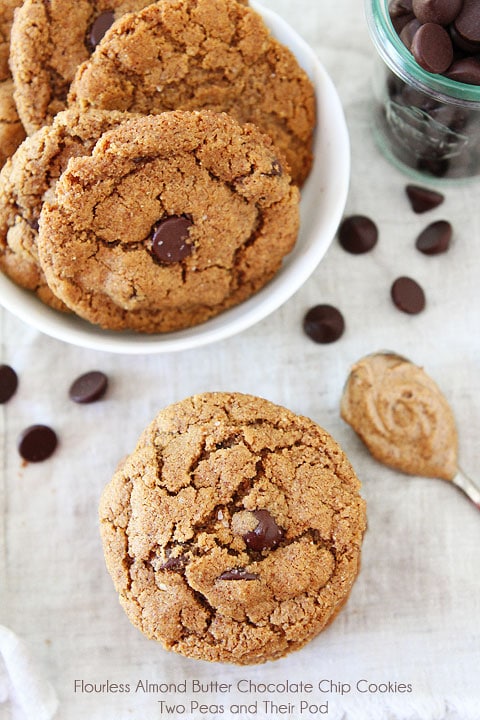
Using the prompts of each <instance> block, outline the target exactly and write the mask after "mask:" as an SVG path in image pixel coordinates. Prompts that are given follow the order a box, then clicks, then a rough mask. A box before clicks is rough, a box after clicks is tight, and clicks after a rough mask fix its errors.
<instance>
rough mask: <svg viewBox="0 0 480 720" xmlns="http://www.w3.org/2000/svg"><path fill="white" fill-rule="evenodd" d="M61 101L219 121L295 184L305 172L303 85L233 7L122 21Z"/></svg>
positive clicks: (247, 11)
mask: <svg viewBox="0 0 480 720" xmlns="http://www.w3.org/2000/svg"><path fill="white" fill-rule="evenodd" d="M69 102H70V103H74V102H79V103H80V104H81V105H82V107H96V108H105V109H120V110H129V111H131V112H142V113H160V112H164V111H168V110H175V109H178V110H197V109H204V108H205V109H210V110H214V111H216V112H220V111H223V112H227V113H229V114H230V115H232V116H233V117H235V118H236V119H237V120H238V121H239V122H241V123H244V122H251V123H254V124H256V125H257V126H258V127H259V128H260V129H261V130H262V131H263V132H265V133H267V134H269V135H270V136H271V137H272V138H273V140H274V142H275V144H276V145H277V146H278V147H279V148H280V149H281V150H282V152H283V153H284V154H285V156H286V158H287V161H288V164H289V166H290V170H291V174H292V177H293V178H294V180H295V181H296V182H297V183H298V184H300V185H301V184H302V182H303V181H304V180H305V178H306V177H307V175H308V173H309V170H310V167H311V162H312V136H313V129H314V125H315V96H314V89H313V86H312V83H311V82H310V80H309V78H308V77H307V75H306V73H305V72H304V71H303V70H302V69H301V68H300V66H299V64H298V62H297V60H296V59H295V57H294V56H293V54H292V53H291V52H290V50H289V49H288V48H286V47H285V46H284V45H282V44H281V43H279V42H278V41H277V40H276V39H274V38H273V37H272V36H271V34H270V32H269V30H268V28H267V27H266V25H265V23H264V22H263V20H262V18H261V16H260V15H259V14H258V13H257V12H255V11H254V10H253V9H252V8H249V7H245V6H243V5H241V4H239V3H238V2H235V0H160V2H157V3H154V4H152V5H150V6H149V7H148V8H145V9H144V10H142V11H141V12H138V13H134V14H130V15H127V16H124V17H123V18H121V19H120V20H119V21H118V23H116V25H115V27H113V28H111V29H110V30H109V32H108V33H107V34H106V35H105V37H104V38H103V40H102V41H101V42H100V43H99V45H98V47H97V49H96V50H95V52H94V53H93V54H92V56H91V58H90V59H89V60H88V61H86V62H85V63H84V64H82V65H81V66H80V68H79V70H78V72H77V75H76V77H75V80H74V82H73V84H72V89H71V93H70V96H69Z"/></svg>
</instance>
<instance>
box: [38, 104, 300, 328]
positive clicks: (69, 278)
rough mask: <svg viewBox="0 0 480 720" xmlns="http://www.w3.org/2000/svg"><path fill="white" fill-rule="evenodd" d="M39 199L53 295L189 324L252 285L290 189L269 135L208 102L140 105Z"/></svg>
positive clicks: (289, 233) (273, 256)
mask: <svg viewBox="0 0 480 720" xmlns="http://www.w3.org/2000/svg"><path fill="white" fill-rule="evenodd" d="M55 192H56V197H55V199H54V200H52V201H51V202H50V201H47V202H45V203H44V205H43V209H42V213H41V216H40V232H39V239H38V247H39V256H40V261H41V265H42V267H43V270H44V272H45V276H46V278H47V282H48V284H49V286H50V287H51V288H52V290H53V292H54V293H55V295H57V296H58V297H59V298H61V299H62V300H63V302H64V303H65V304H66V305H67V306H68V307H70V308H71V309H72V310H74V311H75V312H76V313H77V314H78V315H80V316H81V317H83V318H85V319H86V320H89V321H90V322H92V323H96V324H98V325H100V326H101V327H103V328H109V329H111V330H123V329H127V328H128V329H132V330H139V331H143V332H147V333H154V332H165V331H170V330H177V329H179V328H184V327H190V326H192V325H196V324H198V323H201V322H203V321H204V320H207V319H208V318H210V317H212V316H214V315H217V314H218V313H220V312H221V311H223V310H225V309H226V308H228V307H231V306H233V305H235V304H237V303H239V302H241V301H243V300H245V299H246V298H248V297H250V295H252V294H253V293H254V292H256V291H257V290H258V289H260V288H261V287H263V286H264V285H265V283H267V282H268V281H269V280H270V279H271V278H272V277H273V275H274V274H275V273H276V272H277V271H278V269H279V267H280V264H281V262H282V259H283V257H284V256H285V255H286V254H287V253H288V252H289V251H290V250H291V249H292V247H293V245H294V243H295V240H296V237H297V232H298V225H299V208H298V206H299V191H298V188H297V187H296V186H295V185H294V184H293V183H292V181H291V178H290V176H289V175H288V174H287V173H286V172H285V171H284V169H283V159H282V158H281V157H279V155H278V150H277V148H276V147H275V146H274V145H273V143H272V141H271V139H270V138H269V137H268V136H266V135H263V134H262V133H260V131H259V130H258V129H257V128H256V127H255V126H253V125H244V126H241V125H239V124H238V123H237V122H236V121H235V120H234V119H233V118H231V117H230V116H228V115H226V114H225V113H223V114H218V113H213V112H211V111H201V112H200V111H198V112H183V111H176V112H166V113H162V114H160V115H151V116H142V117H139V118H137V119H135V120H131V121H128V122H126V123H123V124H122V125H120V126H119V127H118V128H116V129H115V130H112V131H110V132H108V133H105V134H104V135H103V136H102V138H101V139H100V140H99V142H98V143H97V145H96V146H95V149H94V151H93V153H92V155H91V156H89V157H87V156H85V157H79V158H73V159H71V160H70V162H69V164H68V167H67V169H66V170H65V172H64V173H63V175H62V177H61V178H60V180H59V182H58V183H57V185H56V187H55Z"/></svg>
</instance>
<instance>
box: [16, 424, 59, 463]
mask: <svg viewBox="0 0 480 720" xmlns="http://www.w3.org/2000/svg"><path fill="white" fill-rule="evenodd" d="M57 444H58V439H57V436H56V434H55V432H54V430H52V428H49V427H48V426H47V425H31V426H30V427H28V428H26V429H25V430H24V431H23V432H22V433H21V435H20V437H19V439H18V452H19V453H20V455H21V456H22V458H23V459H24V460H27V461H28V462H41V461H42V460H46V459H47V458H49V457H50V456H51V455H52V454H53V452H54V451H55V448H56V447H57Z"/></svg>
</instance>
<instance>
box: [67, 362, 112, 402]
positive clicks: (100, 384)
mask: <svg viewBox="0 0 480 720" xmlns="http://www.w3.org/2000/svg"><path fill="white" fill-rule="evenodd" d="M107 387H108V378H107V376H106V375H105V373H103V372H100V370H92V371H91V372H88V373H85V374H84V375H80V377H78V378H77V379H76V380H75V381H74V382H73V383H72V384H71V385H70V389H69V391H68V394H69V396H70V399H71V400H73V402H76V403H82V404H85V403H92V402H95V400H100V398H102V397H103V396H104V395H105V392H106V390H107Z"/></svg>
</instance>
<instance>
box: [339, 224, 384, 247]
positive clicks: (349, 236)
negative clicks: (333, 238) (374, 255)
mask: <svg viewBox="0 0 480 720" xmlns="http://www.w3.org/2000/svg"><path fill="white" fill-rule="evenodd" d="M338 239H339V242H340V245H341V246H342V247H343V249H344V250H346V251H347V252H349V253H352V254H353V255H361V254H363V253H366V252H369V251H370V250H371V249H372V248H373V247H375V245H376V244H377V240H378V228H377V226H376V225H375V223H374V222H373V220H371V219H370V218H368V217H366V216H365V215H351V216H350V217H347V218H345V219H344V220H343V221H342V223H341V224H340V227H339V229H338Z"/></svg>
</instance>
